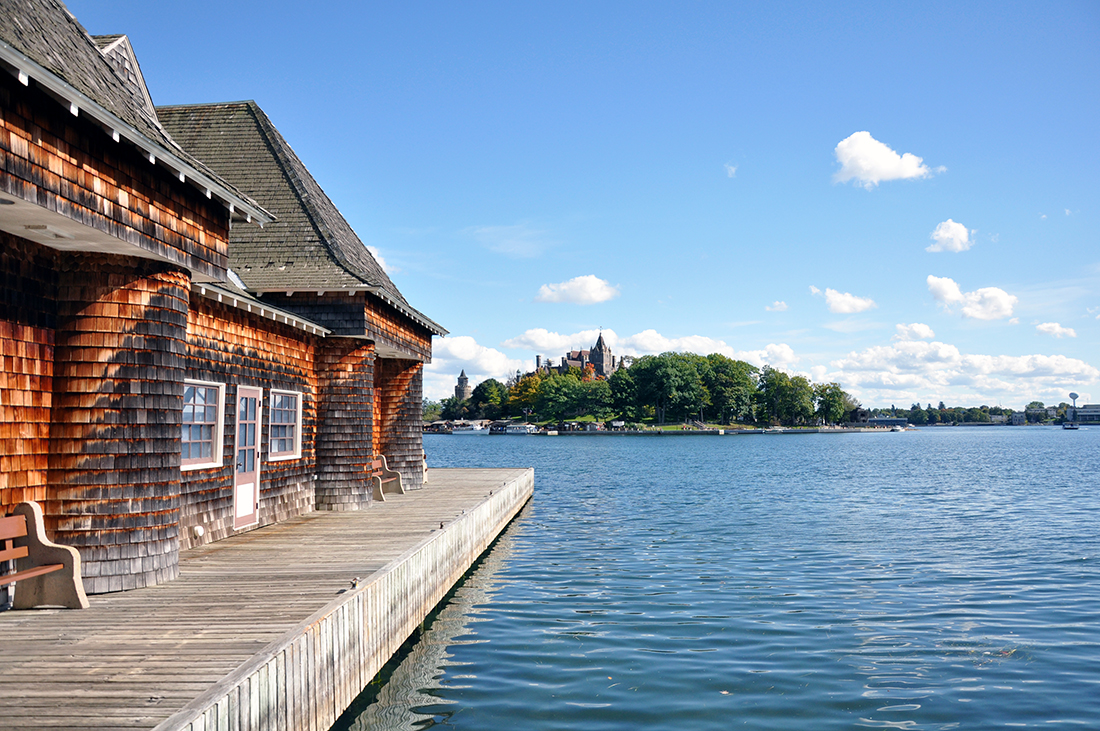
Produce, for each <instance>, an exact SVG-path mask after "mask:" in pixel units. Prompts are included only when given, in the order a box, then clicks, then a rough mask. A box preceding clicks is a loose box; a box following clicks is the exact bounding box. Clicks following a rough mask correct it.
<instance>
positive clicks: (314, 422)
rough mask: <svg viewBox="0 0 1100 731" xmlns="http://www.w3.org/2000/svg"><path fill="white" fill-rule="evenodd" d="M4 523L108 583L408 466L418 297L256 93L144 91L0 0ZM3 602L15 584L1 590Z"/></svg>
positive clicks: (352, 499) (71, 28) (80, 45)
mask: <svg viewBox="0 0 1100 731" xmlns="http://www.w3.org/2000/svg"><path fill="white" fill-rule="evenodd" d="M0 17H2V21H3V22H0V283H2V289H0V348H2V356H3V359H2V361H0V516H3V515H6V514H8V513H10V512H12V510H13V509H14V507H15V506H16V505H17V504H19V503H21V502H24V501H35V502H37V503H39V504H40V505H41V507H42V509H43V513H44V523H45V531H46V535H47V536H48V537H49V539H51V540H52V541H54V542H56V543H58V544H63V545H68V546H72V547H74V548H76V549H77V550H78V551H79V556H80V563H81V569H82V578H83V586H84V589H85V590H86V592H87V593H88V594H101V593H108V592H115V591H120V590H126V589H135V588H139V587H147V586H153V585H157V584H162V583H164V582H167V581H170V580H172V579H174V578H176V577H177V576H178V574H179V556H180V551H181V550H187V549H190V548H195V547H198V546H202V545H205V544H207V543H210V542H211V541H217V540H220V539H224V538H228V537H230V536H234V535H238V534H241V533H243V532H247V531H252V530H254V529H256V528H259V527H262V526H266V525H270V524H273V523H277V522H280V521H285V520H287V519H289V518H292V517H294V516H300V515H303V514H307V513H310V512H311V511H314V510H345V511H346V510H358V509H364V508H369V507H370V506H371V505H372V501H374V500H375V499H376V495H377V496H378V497H381V494H380V493H379V492H378V491H377V490H376V489H374V486H373V485H372V478H371V476H370V472H369V467H370V466H371V465H372V464H373V463H374V462H375V461H376V460H378V459H379V458H380V457H384V458H386V460H388V462H389V466H390V467H391V468H393V469H394V470H395V471H396V472H397V473H398V474H399V475H400V477H401V484H402V486H403V489H405V490H415V489H417V488H419V487H420V486H421V485H422V480H423V450H422V441H421V428H420V415H421V408H422V406H421V404H422V369H423V366H424V364H425V363H427V362H429V361H430V358H431V339H432V336H433V335H442V334H445V331H444V330H443V329H442V328H441V327H440V326H439V325H437V324H436V323H434V322H433V321H432V320H430V319H429V318H427V317H426V316H424V315H423V314H421V313H420V312H418V311H417V310H416V309H414V308H413V307H412V306H411V305H410V304H409V303H408V302H407V301H406V300H405V299H404V297H403V296H402V295H401V293H400V292H399V291H398V290H397V288H396V287H395V286H394V285H393V283H392V282H391V281H390V279H389V277H388V276H387V275H386V273H385V272H384V271H383V270H382V268H381V267H380V266H379V265H378V263H377V261H375V259H374V258H373V257H372V256H371V254H370V252H369V251H368V250H367V248H366V247H365V246H364V245H363V243H362V242H361V241H360V240H359V239H358V237H357V236H356V235H355V233H354V231H352V230H351V227H350V226H348V224H347V222H346V221H345V220H344V218H343V217H342V216H341V215H340V213H339V211H337V210H336V208H335V206H333V204H332V202H331V201H330V200H329V198H328V197H327V196H326V195H325V194H324V192H323V191H322V190H321V188H320V186H319V185H318V184H317V182H316V181H315V180H314V179H313V177H312V176H311V175H310V174H309V172H308V170H306V168H305V166H304V165H303V164H302V163H301V161H300V160H299V159H298V158H297V156H295V155H294V153H293V151H292V150H291V149H290V146H289V145H287V143H286V142H285V141H284V140H283V139H282V137H281V136H280V135H279V133H278V131H277V130H276V129H275V128H274V126H273V125H272V124H271V122H270V120H268V119H267V117H266V116H265V115H264V114H263V112H262V111H261V110H260V109H259V108H258V107H257V106H256V105H255V104H253V103H242V104H228V105H209V106H200V107H169V108H165V109H161V110H158V109H156V108H154V107H153V104H152V100H151V98H150V96H149V93H148V90H147V88H146V87H145V83H144V79H143V77H142V75H141V71H140V67H139V65H138V63H137V59H136V57H135V56H134V53H133V49H132V48H131V47H130V44H129V42H128V41H127V39H126V37H125V36H106V37H98V38H93V37H91V36H89V35H88V33H87V32H86V31H85V30H84V28H83V27H81V25H80V24H79V23H78V22H77V21H76V19H75V18H73V17H72V15H71V14H70V13H69V12H68V10H67V9H66V8H65V6H64V5H63V4H62V3H61V2H59V0H0ZM16 594H17V595H18V586H17V587H16Z"/></svg>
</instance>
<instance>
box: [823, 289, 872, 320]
mask: <svg viewBox="0 0 1100 731" xmlns="http://www.w3.org/2000/svg"><path fill="white" fill-rule="evenodd" d="M810 291H811V292H812V293H814V294H821V290H820V289H818V288H817V287H814V286H812V285H811V286H810ZM825 304H826V306H828V308H829V312H836V313H839V314H842V315H850V314H852V313H854V312H864V311H866V310H869V309H871V308H873V307H878V305H876V304H875V301H874V300H873V299H871V298H870V297H857V296H856V295H854V294H851V293H850V292H838V291H836V290H835V289H830V288H826V289H825Z"/></svg>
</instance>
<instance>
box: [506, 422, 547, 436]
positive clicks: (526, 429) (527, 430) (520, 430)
mask: <svg viewBox="0 0 1100 731" xmlns="http://www.w3.org/2000/svg"><path fill="white" fill-rule="evenodd" d="M538 431H539V428H538V427H537V426H535V425H534V424H509V425H508V426H506V427H504V433H505V434H537V433H538Z"/></svg>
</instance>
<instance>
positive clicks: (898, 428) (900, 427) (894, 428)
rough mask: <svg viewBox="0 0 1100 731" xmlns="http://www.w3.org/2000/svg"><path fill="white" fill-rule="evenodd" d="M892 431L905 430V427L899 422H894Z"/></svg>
mask: <svg viewBox="0 0 1100 731" xmlns="http://www.w3.org/2000/svg"><path fill="white" fill-rule="evenodd" d="M890 431H905V427H904V426H901V425H899V424H894V425H893V426H892V427H890Z"/></svg>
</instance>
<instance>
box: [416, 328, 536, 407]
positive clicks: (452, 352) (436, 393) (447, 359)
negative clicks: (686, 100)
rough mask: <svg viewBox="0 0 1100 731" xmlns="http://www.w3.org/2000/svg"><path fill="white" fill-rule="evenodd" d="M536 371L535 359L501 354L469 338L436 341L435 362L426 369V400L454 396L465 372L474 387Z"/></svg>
mask: <svg viewBox="0 0 1100 731" xmlns="http://www.w3.org/2000/svg"><path fill="white" fill-rule="evenodd" d="M534 367H535V361H534V359H531V360H522V359H518V358H510V357H508V356H507V355H505V354H504V353H501V352H500V351H499V350H496V349H494V348H487V347H485V346H484V345H480V344H478V342H477V341H476V340H474V339H473V338H472V337H470V336H469V335H457V336H451V337H446V338H435V340H434V341H433V342H432V362H431V363H429V364H427V365H426V366H424V396H425V397H427V398H430V399H445V398H449V397H450V396H454V387H455V383H456V379H457V378H458V374H459V373H460V372H462V371H463V370H465V371H466V375H467V377H469V379H470V383H472V384H475V385H476V384H478V383H480V382H481V381H484V380H486V379H489V378H495V379H497V380H498V381H500V382H501V383H503V382H504V381H505V380H507V379H508V378H509V377H510V376H514V375H515V373H516V371H517V370H518V371H523V372H526V371H529V370H532V369H533V368H534Z"/></svg>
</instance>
